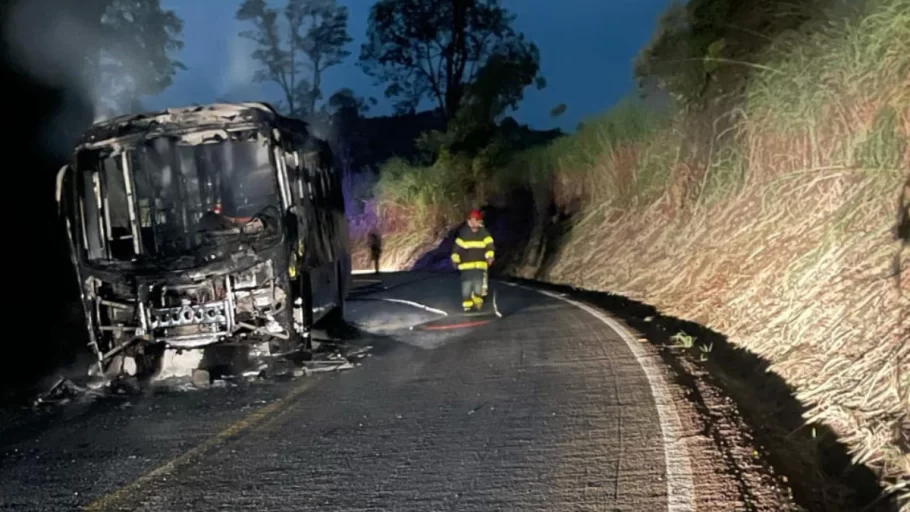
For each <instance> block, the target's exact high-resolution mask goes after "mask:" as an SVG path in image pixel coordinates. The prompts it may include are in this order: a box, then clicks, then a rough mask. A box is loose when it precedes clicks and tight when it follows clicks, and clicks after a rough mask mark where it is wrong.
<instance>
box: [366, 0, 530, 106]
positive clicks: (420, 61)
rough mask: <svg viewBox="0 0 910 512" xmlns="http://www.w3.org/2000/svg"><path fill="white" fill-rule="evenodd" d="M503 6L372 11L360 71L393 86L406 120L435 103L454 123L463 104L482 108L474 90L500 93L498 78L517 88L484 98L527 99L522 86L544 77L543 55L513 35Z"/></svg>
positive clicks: (472, 3)
mask: <svg viewBox="0 0 910 512" xmlns="http://www.w3.org/2000/svg"><path fill="white" fill-rule="evenodd" d="M500 4H501V2H500V0H454V1H451V2H437V3H434V2H425V1H422V0H379V1H378V2H376V4H374V5H373V7H372V9H371V11H370V22H369V23H370V24H369V29H368V32H367V43H366V44H364V45H363V48H362V50H361V54H360V63H361V66H362V68H363V70H364V71H365V72H366V73H367V74H368V75H370V76H373V77H374V78H376V79H377V80H378V81H379V82H380V83H386V84H388V87H387V88H386V95H387V96H388V97H389V98H396V99H397V100H398V102H397V104H396V107H397V109H398V111H399V112H402V113H403V112H413V111H414V110H415V109H416V108H417V107H418V105H419V104H420V102H421V100H424V99H429V100H431V101H432V102H434V103H435V104H436V105H437V107H438V108H439V109H440V111H441V112H442V113H443V115H444V116H445V117H446V118H452V117H455V116H456V114H457V113H458V112H459V110H460V109H461V107H462V105H463V103H465V102H466V101H469V102H470V101H473V102H477V101H479V98H480V97H478V95H477V94H476V92H477V91H474V92H475V93H474V94H473V95H472V94H471V91H470V90H469V89H470V88H471V87H472V86H474V87H485V88H487V89H489V88H490V87H491V86H492V87H497V86H496V84H491V83H489V80H490V79H493V78H509V80H510V82H511V83H510V84H509V86H506V87H503V88H502V91H500V90H497V91H495V93H494V94H493V95H486V96H482V98H484V99H488V100H492V99H494V98H497V97H499V93H500V92H502V94H503V95H504V96H505V99H504V101H505V102H506V103H509V102H512V101H517V100H520V99H521V96H520V94H521V90H522V89H524V86H523V85H522V86H520V87H516V81H517V82H520V83H524V84H525V85H527V84H528V83H531V82H532V81H534V80H537V79H538V78H539V77H538V76H537V71H538V61H539V55H538V51H537V47H536V46H535V45H534V44H533V43H530V42H528V41H526V40H525V38H524V36H523V35H522V34H520V33H516V32H515V31H514V30H513V29H512V21H513V20H514V16H513V15H511V14H510V13H509V12H508V11H507V10H505V9H503V8H502V7H501V5H500ZM516 69H517V70H519V72H520V75H519V76H518V77H515V78H512V77H511V76H510V75H509V74H508V71H511V70H516ZM481 84H483V85H481ZM541 85H542V83H541ZM485 92H487V91H485ZM516 95H517V98H516V97H515V96H516ZM471 96H473V99H472V98H470V97H471Z"/></svg>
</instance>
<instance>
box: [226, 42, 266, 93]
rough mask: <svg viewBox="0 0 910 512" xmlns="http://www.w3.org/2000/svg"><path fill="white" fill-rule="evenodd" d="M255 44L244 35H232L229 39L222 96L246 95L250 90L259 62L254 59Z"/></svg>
mask: <svg viewBox="0 0 910 512" xmlns="http://www.w3.org/2000/svg"><path fill="white" fill-rule="evenodd" d="M254 49H255V48H254V45H253V43H252V42H250V41H249V40H247V39H244V38H242V37H232V38H230V40H229V41H228V48H227V53H228V62H227V66H226V71H225V72H224V74H223V75H222V81H221V90H220V91H219V94H220V95H221V96H235V95H244V94H247V93H248V92H251V91H250V86H251V84H253V77H254V76H255V73H256V70H257V69H258V66H259V65H258V63H257V62H256V61H255V60H254V59H253V50H254Z"/></svg>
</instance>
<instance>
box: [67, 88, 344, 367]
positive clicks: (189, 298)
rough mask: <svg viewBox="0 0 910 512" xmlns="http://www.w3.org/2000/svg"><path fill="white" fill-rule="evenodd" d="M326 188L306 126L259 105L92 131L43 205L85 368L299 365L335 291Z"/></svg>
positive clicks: (172, 113) (334, 202) (141, 119)
mask: <svg viewBox="0 0 910 512" xmlns="http://www.w3.org/2000/svg"><path fill="white" fill-rule="evenodd" d="M339 174H340V172H339V170H338V169H337V167H336V166H335V165H334V159H333V156H332V152H331V150H330V148H329V147H328V145H327V144H326V142H325V141H322V140H320V139H318V138H316V137H314V136H313V135H312V134H311V133H310V132H309V130H308V125H307V124H306V123H304V122H303V121H300V120H297V119H292V118H289V117H285V116H282V115H280V114H278V113H277V112H276V111H275V110H274V109H273V108H272V107H271V106H269V105H267V104H264V103H241V104H213V105H205V106H195V107H188V108H177V109H168V110H166V111H162V112H154V113H146V114H139V115H129V116H122V117H118V118H114V119H110V120H107V121H103V122H100V123H96V124H95V125H93V126H92V127H91V128H90V129H89V130H88V131H87V132H86V133H85V134H84V136H83V138H82V140H81V141H80V142H79V143H78V145H77V146H76V148H75V151H74V153H73V158H72V160H71V162H70V163H69V165H66V166H64V167H63V168H62V169H61V170H60V172H59V174H58V176H57V202H58V205H59V210H60V214H61V216H62V218H63V219H64V220H65V225H66V230H67V235H68V237H69V242H70V249H71V256H72V262H73V265H74V266H75V270H76V275H77V277H78V280H79V288H80V291H81V296H82V304H83V307H84V311H85V325H86V328H87V331H88V339H89V344H90V346H91V347H92V349H93V350H94V352H95V353H96V354H97V356H98V363H99V364H98V366H99V368H100V369H102V370H103V371H105V372H106V373H110V371H111V370H110V368H108V367H109V366H110V363H109V362H110V361H111V360H114V359H117V360H119V361H122V360H123V358H125V357H132V358H134V359H133V360H134V361H137V362H138V361H139V360H142V359H147V357H146V358H140V357H139V356H147V354H149V353H151V352H154V350H149V349H150V348H151V347H157V348H159V349H160V348H173V349H177V350H183V349H198V348H202V347H208V346H212V345H217V344H225V343H230V344H238V343H239V344H257V345H263V344H267V345H268V347H269V349H270V352H271V353H272V354H289V353H294V352H298V353H299V352H301V351H303V352H306V351H307V350H308V349H309V348H310V347H311V345H310V339H311V331H312V328H313V326H314V325H315V324H316V323H317V322H320V321H323V322H331V321H336V320H340V319H341V318H342V317H343V314H344V300H345V297H346V295H347V291H348V288H349V282H350V281H349V279H350V278H349V276H350V271H351V268H350V267H351V259H350V250H349V244H348V234H347V221H346V218H345V211H344V199H343V195H342V191H341V176H340V175H339ZM118 354H120V355H121V357H120V358H115V357H114V356H116V355H118ZM140 365H141V363H140ZM140 371H141V370H140Z"/></svg>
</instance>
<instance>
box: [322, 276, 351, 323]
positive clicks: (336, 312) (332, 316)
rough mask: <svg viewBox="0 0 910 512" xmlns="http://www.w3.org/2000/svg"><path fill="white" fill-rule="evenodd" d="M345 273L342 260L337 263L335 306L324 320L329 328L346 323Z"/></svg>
mask: <svg viewBox="0 0 910 512" xmlns="http://www.w3.org/2000/svg"><path fill="white" fill-rule="evenodd" d="M345 288H346V286H345V273H344V270H343V265H342V264H341V261H338V262H336V263H335V307H334V308H332V310H331V311H329V312H328V313H327V314H326V315H325V319H324V321H323V322H322V323H323V324H324V325H325V326H326V327H327V328H333V327H341V326H342V325H344V309H345V308H344V296H345Z"/></svg>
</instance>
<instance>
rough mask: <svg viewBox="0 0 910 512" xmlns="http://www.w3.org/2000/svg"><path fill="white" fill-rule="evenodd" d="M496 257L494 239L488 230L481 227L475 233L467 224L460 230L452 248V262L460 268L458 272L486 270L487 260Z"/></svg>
mask: <svg viewBox="0 0 910 512" xmlns="http://www.w3.org/2000/svg"><path fill="white" fill-rule="evenodd" d="M495 256H496V248H495V247H494V245H493V237H492V236H491V235H490V232H489V231H487V228H485V227H483V226H480V227H478V228H477V231H476V232H474V231H471V227H470V226H468V225H467V224H465V225H464V226H462V227H461V229H460V230H458V235H456V237H455V245H454V247H453V248H452V262H453V263H455V264H456V265H457V266H458V270H471V269H480V270H486V269H487V267H488V265H487V260H492V259H493V258H494V257H495Z"/></svg>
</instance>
